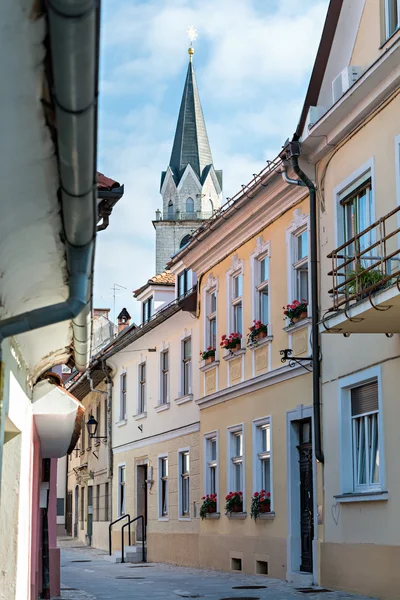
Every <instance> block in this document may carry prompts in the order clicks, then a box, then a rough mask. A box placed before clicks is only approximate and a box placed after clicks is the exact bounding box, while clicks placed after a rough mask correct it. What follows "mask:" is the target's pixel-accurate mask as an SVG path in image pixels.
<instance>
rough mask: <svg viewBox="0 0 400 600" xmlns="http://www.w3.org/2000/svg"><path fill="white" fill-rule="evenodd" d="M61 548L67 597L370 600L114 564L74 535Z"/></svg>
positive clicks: (236, 576)
mask: <svg viewBox="0 0 400 600" xmlns="http://www.w3.org/2000/svg"><path fill="white" fill-rule="evenodd" d="M60 546H61V584H62V586H61V587H62V593H61V598H63V600H64V599H65V600H149V598H151V599H152V600H181V598H198V599H204V600H243V599H247V600H256V599H259V600H307V598H310V600H371V598H369V599H366V598H364V597H363V596H354V595H352V594H346V593H344V592H324V593H318V590H317V589H316V590H315V593H311V594H304V593H301V592H299V591H298V590H296V589H295V588H294V587H293V586H291V585H289V584H288V583H285V582H284V581H280V580H279V579H270V578H268V577H262V576H256V575H243V574H240V573H224V572H220V571H205V570H201V569H192V568H184V567H173V566H170V565H164V564H149V563H148V564H147V565H145V566H143V565H141V564H138V565H132V564H124V565H122V564H113V563H110V562H106V561H104V560H103V557H104V555H105V552H103V551H102V550H97V549H94V548H88V547H86V546H80V545H79V542H77V540H71V538H69V539H68V541H66V540H65V539H64V540H62V541H61V542H60ZM241 586H245V587H247V588H248V589H240V587H241ZM249 586H262V587H259V588H258V589H257V588H253V589H250V588H249ZM264 586H265V587H264ZM375 600H377V599H375Z"/></svg>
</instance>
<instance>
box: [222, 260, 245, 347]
mask: <svg viewBox="0 0 400 600" xmlns="http://www.w3.org/2000/svg"><path fill="white" fill-rule="evenodd" d="M238 275H241V276H242V295H241V296H240V297H238V298H233V293H234V283H233V282H234V279H235V277H237V276H238ZM244 284H245V282H244V261H243V260H239V258H238V256H237V254H234V255H233V257H232V265H231V268H230V269H229V270H228V272H227V274H226V290H227V294H226V301H227V312H226V315H227V332H226V333H227V334H228V335H229V334H230V333H236V332H235V331H234V322H235V319H234V306H235V305H237V304H239V303H241V305H242V331H241V332H240V333H241V334H242V336H243V338H244V335H245V330H244V293H243V292H244V287H245V285H244Z"/></svg>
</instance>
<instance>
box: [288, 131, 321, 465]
mask: <svg viewBox="0 0 400 600" xmlns="http://www.w3.org/2000/svg"><path fill="white" fill-rule="evenodd" d="M300 149H301V146H300V142H299V141H298V138H297V136H294V137H293V140H292V141H291V142H289V149H288V158H289V160H290V163H291V165H292V169H293V171H294V172H295V173H296V175H297V176H298V177H299V178H300V181H301V182H302V183H300V182H298V180H296V179H292V180H291V179H290V178H289V177H287V178H286V179H285V178H284V179H285V181H287V182H288V183H291V184H295V185H302V184H303V185H305V186H306V187H308V190H309V195H310V272H311V344H312V363H313V371H312V374H313V416H314V445H315V450H314V451H315V457H316V459H317V460H318V461H319V462H321V463H323V462H324V453H323V451H322V441H321V388H320V378H321V362H320V345H319V329H318V316H319V309H318V246H317V194H316V190H315V186H314V184H313V182H312V181H311V179H309V178H308V177H307V175H306V174H305V173H304V171H302V170H301V168H300V166H299V156H300Z"/></svg>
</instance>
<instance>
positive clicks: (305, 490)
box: [297, 419, 314, 573]
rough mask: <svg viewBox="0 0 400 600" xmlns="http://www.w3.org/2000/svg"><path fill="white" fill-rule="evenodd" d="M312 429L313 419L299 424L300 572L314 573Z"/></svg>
mask: <svg viewBox="0 0 400 600" xmlns="http://www.w3.org/2000/svg"><path fill="white" fill-rule="evenodd" d="M311 436H312V428H311V419H305V420H304V421H300V423H299V441H300V443H299V445H298V446H297V450H298V451H299V470H300V538H301V563H300V571H305V572H306V573H312V570H313V556H312V554H313V549H312V542H313V537H314V536H313V526H314V519H313V513H314V510H313V507H314V494H313V468H312V437H311Z"/></svg>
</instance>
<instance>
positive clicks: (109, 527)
mask: <svg viewBox="0 0 400 600" xmlns="http://www.w3.org/2000/svg"><path fill="white" fill-rule="evenodd" d="M126 517H128V519H129V521H130V520H131V515H130V514H129V513H126V514H125V515H121V516H120V517H118V519H115V521H113V522H112V523H110V524H109V526H108V554H109V555H110V556H111V552H112V548H111V545H112V542H111V527H112V526H113V525H115V523H118V522H119V521H122V519H126ZM128 524H129V523H128ZM129 545H131V528H130V527H129Z"/></svg>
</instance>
